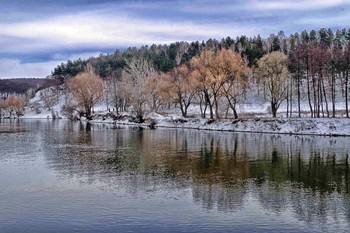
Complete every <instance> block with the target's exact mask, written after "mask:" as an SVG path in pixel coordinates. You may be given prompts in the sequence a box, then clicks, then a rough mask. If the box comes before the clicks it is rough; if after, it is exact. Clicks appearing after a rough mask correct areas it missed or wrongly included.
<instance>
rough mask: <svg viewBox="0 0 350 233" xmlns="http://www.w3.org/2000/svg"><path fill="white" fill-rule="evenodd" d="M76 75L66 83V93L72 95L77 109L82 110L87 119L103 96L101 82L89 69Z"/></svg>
mask: <svg viewBox="0 0 350 233" xmlns="http://www.w3.org/2000/svg"><path fill="white" fill-rule="evenodd" d="M87 70H88V71H85V72H82V73H79V74H77V75H76V76H75V77H74V78H73V79H72V80H70V82H69V83H68V89H67V90H68V92H69V93H70V94H71V95H72V97H73V99H74V101H75V102H76V104H77V107H78V108H83V112H84V113H85V115H86V117H87V118H90V117H91V109H92V108H93V107H94V106H95V105H96V104H97V103H98V102H99V101H100V99H101V97H102V94H103V81H102V79H101V78H100V77H99V76H98V75H96V74H95V73H94V72H93V70H92V69H91V68H89V67H88V68H87Z"/></svg>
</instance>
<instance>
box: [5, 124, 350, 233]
mask: <svg viewBox="0 0 350 233" xmlns="http://www.w3.org/2000/svg"><path fill="white" fill-rule="evenodd" d="M349 143H350V139H349V138H343V137H335V138H329V137H320V136H290V135H271V134H249V133H232V132H209V131H198V130H182V129H177V130H176V129H157V130H147V129H143V130H142V129H139V128H133V127H117V126H112V125H102V124H99V125H90V124H86V123H80V122H70V121H65V120H59V121H49V120H20V121H10V120H5V121H4V120H2V121H1V123H0V232H26V233H27V232H328V231H331V232H347V231H348V230H349V229H350V195H349V192H350V181H349V159H348V157H349V152H350V144H349Z"/></svg>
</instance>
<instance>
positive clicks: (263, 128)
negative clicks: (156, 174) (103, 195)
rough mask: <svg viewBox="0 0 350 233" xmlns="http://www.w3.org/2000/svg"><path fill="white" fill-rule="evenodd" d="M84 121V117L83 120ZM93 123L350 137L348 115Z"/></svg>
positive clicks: (159, 119) (105, 120) (169, 119)
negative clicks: (342, 116)
mask: <svg viewBox="0 0 350 233" xmlns="http://www.w3.org/2000/svg"><path fill="white" fill-rule="evenodd" d="M84 121H85V120H84ZM87 122H90V123H98V124H101V123H102V124H109V125H128V126H136V127H143V128H149V129H157V128H171V129H194V130H204V131H222V132H235V133H265V134H284V135H299V136H300V135H308V136H312V135H314V136H327V137H350V119H348V118H256V119H231V120H228V119H219V120H211V119H202V118H175V119H172V118H171V117H158V118H148V119H146V120H145V122H144V123H136V122H131V121H129V120H127V119H126V120H113V119H110V118H108V119H104V120H103V119H100V118H97V119H94V120H90V121H87Z"/></svg>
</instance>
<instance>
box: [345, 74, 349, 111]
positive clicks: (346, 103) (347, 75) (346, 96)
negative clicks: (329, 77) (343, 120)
mask: <svg viewBox="0 0 350 233" xmlns="http://www.w3.org/2000/svg"><path fill="white" fill-rule="evenodd" d="M348 85H349V72H348V71H346V76H345V111H346V117H347V118H349V104H348V98H349V97H348Z"/></svg>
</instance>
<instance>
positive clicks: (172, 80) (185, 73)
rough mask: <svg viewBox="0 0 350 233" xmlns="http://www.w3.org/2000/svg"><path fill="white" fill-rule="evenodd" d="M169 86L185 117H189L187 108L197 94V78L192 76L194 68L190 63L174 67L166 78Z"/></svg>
mask: <svg viewBox="0 0 350 233" xmlns="http://www.w3.org/2000/svg"><path fill="white" fill-rule="evenodd" d="M164 81H165V82H166V83H167V86H169V87H170V88H169V91H170V92H171V94H172V96H173V98H174V99H175V102H176V103H178V104H179V106H180V110H181V113H182V116H183V117H187V109H188V107H189V106H190V104H191V103H192V101H193V98H194V97H195V95H196V92H197V90H196V88H197V86H198V83H197V80H196V79H195V78H193V77H192V70H191V68H190V67H189V66H188V65H185V64H183V65H180V66H178V67H175V68H173V69H172V70H171V71H170V72H168V73H167V75H166V76H165V78H164Z"/></svg>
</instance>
